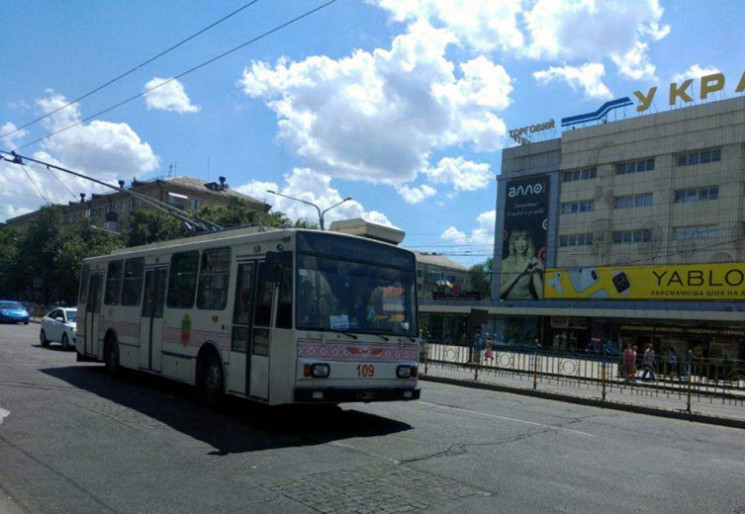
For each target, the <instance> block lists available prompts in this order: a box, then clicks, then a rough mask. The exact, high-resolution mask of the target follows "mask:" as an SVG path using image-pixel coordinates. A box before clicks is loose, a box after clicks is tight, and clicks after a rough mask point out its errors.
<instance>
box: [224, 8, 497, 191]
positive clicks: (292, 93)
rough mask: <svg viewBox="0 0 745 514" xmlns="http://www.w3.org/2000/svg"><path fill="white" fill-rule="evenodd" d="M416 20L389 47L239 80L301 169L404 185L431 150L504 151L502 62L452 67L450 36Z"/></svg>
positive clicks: (268, 69)
mask: <svg viewBox="0 0 745 514" xmlns="http://www.w3.org/2000/svg"><path fill="white" fill-rule="evenodd" d="M454 41H455V40H454V38H453V36H452V35H451V34H450V33H449V32H447V31H444V30H440V29H436V28H433V27H432V26H431V25H429V24H428V23H425V22H423V21H418V22H415V23H413V24H412V25H411V26H410V27H408V31H407V32H406V33H405V34H403V35H400V36H398V37H396V38H395V39H394V41H393V43H392V45H391V48H390V49H389V50H386V49H377V50H375V51H373V52H371V53H370V52H363V51H357V52H355V53H353V54H352V55H350V56H348V57H344V58H342V59H339V60H333V59H329V58H328V57H310V58H308V59H306V60H304V61H302V62H290V61H287V60H280V61H278V62H277V63H276V64H275V65H274V66H271V65H269V64H267V63H264V62H254V63H253V64H252V65H251V66H250V67H249V68H247V69H246V70H244V73H243V77H242V78H241V80H240V82H239V85H240V87H241V88H242V89H243V91H244V92H245V93H246V94H247V95H249V96H251V97H253V98H261V99H263V100H265V101H266V103H267V105H268V106H269V107H270V108H271V109H273V110H274V111H275V113H276V115H277V118H278V125H279V133H278V136H277V137H278V139H279V140H280V141H281V142H283V143H284V144H285V145H286V146H287V148H288V149H289V150H290V151H292V152H293V153H294V154H296V155H297V156H298V157H300V158H302V159H303V160H304V162H305V163H306V165H307V166H309V167H311V168H313V169H317V170H318V171H320V172H322V173H326V174H328V175H330V176H333V177H336V178H344V179H350V180H363V181H368V182H373V183H387V184H394V185H395V184H402V183H406V182H410V181H412V180H414V179H415V178H416V176H417V174H419V173H421V172H422V171H424V170H425V169H427V168H428V159H429V156H430V154H431V152H432V151H433V150H437V149H444V148H449V147H452V146H455V145H463V144H466V145H469V144H470V145H471V146H472V147H473V148H474V149H475V150H477V151H493V150H497V149H499V148H501V142H502V141H503V140H504V136H505V132H506V127H505V124H504V122H503V121H502V119H501V118H500V117H499V111H500V110H502V109H504V108H505V107H506V106H507V105H508V104H509V98H508V95H509V93H510V92H511V91H512V84H511V81H510V77H509V75H508V74H507V73H506V71H505V70H504V68H503V67H502V66H500V65H496V64H494V63H493V62H491V61H489V60H488V59H486V58H485V57H480V58H477V59H474V60H471V61H469V62H466V63H464V64H462V65H461V66H459V67H458V68H457V72H456V67H455V65H454V64H453V63H452V62H450V61H449V60H448V59H447V58H446V56H445V51H446V48H447V47H448V46H449V45H450V44H452V43H453V42H454Z"/></svg>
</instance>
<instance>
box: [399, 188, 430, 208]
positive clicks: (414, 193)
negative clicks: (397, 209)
mask: <svg viewBox="0 0 745 514" xmlns="http://www.w3.org/2000/svg"><path fill="white" fill-rule="evenodd" d="M396 190H397V191H398V194H399V195H401V198H403V199H404V201H405V202H406V203H408V204H412V205H413V204H417V203H420V202H423V201H424V200H426V199H427V198H430V197H432V196H435V195H436V194H437V190H436V189H435V188H433V187H430V186H428V185H426V184H423V185H421V186H419V187H409V186H399V187H398V188H396Z"/></svg>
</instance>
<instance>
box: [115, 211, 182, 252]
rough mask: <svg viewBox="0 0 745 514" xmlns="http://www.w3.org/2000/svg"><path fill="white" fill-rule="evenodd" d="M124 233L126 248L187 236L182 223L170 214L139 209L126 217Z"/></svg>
mask: <svg viewBox="0 0 745 514" xmlns="http://www.w3.org/2000/svg"><path fill="white" fill-rule="evenodd" d="M128 220H129V229H128V230H127V231H126V233H125V239H126V242H127V246H139V245H145V244H150V243H157V242H159V241H168V240H170V239H176V238H178V237H186V236H188V235H189V232H188V230H187V229H186V227H184V225H183V223H182V222H181V221H179V220H178V219H176V218H174V217H173V216H171V215H170V214H167V213H165V212H163V211H159V210H156V209H139V210H136V211H134V212H133V213H131V214H130V215H129V217H128Z"/></svg>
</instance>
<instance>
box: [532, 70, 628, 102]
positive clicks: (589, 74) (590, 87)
mask: <svg viewBox="0 0 745 514" xmlns="http://www.w3.org/2000/svg"><path fill="white" fill-rule="evenodd" d="M604 75H605V67H604V66H603V65H602V64H600V63H590V64H585V65H584V66H582V67H580V68H575V67H572V66H564V67H562V68H556V67H551V68H549V69H548V70H544V71H537V72H535V73H533V78H535V80H536V82H538V83H539V84H543V85H546V84H550V83H552V82H566V83H567V84H569V86H570V87H571V88H572V89H573V90H574V91H582V92H583V93H584V95H585V97H586V98H592V99H597V100H605V99H609V98H613V94H612V93H611V92H610V89H608V87H607V86H606V85H605V84H603V81H602V79H603V76H604Z"/></svg>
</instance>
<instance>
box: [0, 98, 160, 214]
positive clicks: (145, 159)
mask: <svg viewBox="0 0 745 514" xmlns="http://www.w3.org/2000/svg"><path fill="white" fill-rule="evenodd" d="M47 93H48V96H46V97H44V98H41V99H39V100H37V101H36V105H37V107H39V109H40V110H41V113H42V114H46V113H51V112H52V111H54V110H56V109H58V108H59V107H61V106H63V105H65V104H66V103H67V99H65V97H64V96H62V95H57V94H55V93H54V92H53V91H47ZM80 119H81V114H80V106H79V105H78V104H75V105H71V106H69V107H67V108H65V109H62V110H60V111H58V112H56V113H54V114H52V115H51V116H49V117H48V118H46V119H45V120H44V121H43V122H42V124H43V126H44V127H45V128H46V129H48V130H49V131H50V132H57V131H59V133H57V134H55V135H54V136H52V137H50V138H48V139H46V140H44V141H43V142H42V143H41V146H42V148H43V151H39V152H35V153H34V154H33V155H32V157H33V158H34V159H37V160H40V161H43V162H47V163H50V164H53V165H56V166H61V167H63V168H68V169H71V170H73V171H76V172H79V173H82V174H85V175H87V176H90V177H93V178H95V179H97V180H101V181H103V182H107V183H110V184H116V181H117V178H118V177H127V178H129V177H134V176H137V175H139V174H142V173H146V172H149V171H152V170H154V169H156V168H157V167H158V165H159V160H158V157H157V156H156V155H155V154H154V153H153V151H152V149H151V148H150V145H148V144H147V143H145V142H143V141H142V140H140V138H139V136H138V135H137V134H136V133H135V131H134V130H132V128H131V127H130V126H129V125H127V124H126V123H112V122H108V121H102V120H94V121H91V122H90V123H81V124H79V125H76V126H72V125H73V124H75V123H78V122H79V121H80ZM6 126H7V125H6ZM71 126H72V127H71ZM68 127H71V128H68ZM0 166H1V168H0V171H1V173H0V191H3V197H2V200H0V204H2V203H5V200H6V197H7V203H6V205H5V207H4V209H2V210H0V216H4V217H6V218H7V217H13V216H17V215H20V214H23V213H24V212H31V211H33V210H36V209H38V208H39V206H40V205H42V204H45V203H63V204H64V203H67V202H70V201H78V200H79V195H80V193H86V194H87V195H90V194H91V193H93V192H107V191H109V190H108V189H106V188H105V187H103V186H99V185H95V184H94V183H93V182H91V181H89V180H86V179H83V178H79V177H75V176H73V175H70V174H67V173H64V172H61V171H53V170H48V169H46V168H45V167H43V166H40V165H37V164H33V163H28V164H27V165H26V166H20V165H15V164H9V163H2V164H0ZM8 192H12V193H11V194H10V195H8V194H7V193H8Z"/></svg>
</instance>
